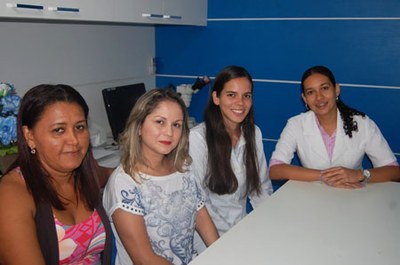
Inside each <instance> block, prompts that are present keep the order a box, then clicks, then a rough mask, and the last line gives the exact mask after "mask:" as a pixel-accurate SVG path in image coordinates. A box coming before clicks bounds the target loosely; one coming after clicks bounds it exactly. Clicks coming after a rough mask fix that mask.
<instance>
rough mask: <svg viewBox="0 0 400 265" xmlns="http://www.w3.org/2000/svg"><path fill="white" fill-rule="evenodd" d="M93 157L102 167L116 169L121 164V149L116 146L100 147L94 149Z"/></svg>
mask: <svg viewBox="0 0 400 265" xmlns="http://www.w3.org/2000/svg"><path fill="white" fill-rule="evenodd" d="M92 152H93V157H94V158H95V159H96V160H97V163H99V165H100V166H103V167H110V168H116V167H117V166H118V165H119V162H120V154H119V149H118V148H117V147H115V146H106V145H103V146H98V147H93V148H92Z"/></svg>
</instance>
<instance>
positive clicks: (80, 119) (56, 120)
mask: <svg viewBox="0 0 400 265" xmlns="http://www.w3.org/2000/svg"><path fill="white" fill-rule="evenodd" d="M23 134H24V137H25V140H26V142H27V143H28V145H29V147H30V148H31V149H32V148H34V149H36V151H37V153H36V155H37V156H38V158H39V160H40V162H41V164H42V166H43V167H44V168H45V169H46V170H47V171H48V172H49V174H50V175H52V176H56V175H64V174H67V175H68V174H70V173H72V171H73V170H75V169H76V168H78V167H79V166H80V164H81V163H82V160H83V159H84V157H85V155H86V153H87V150H88V148H89V130H88V126H87V122H86V118H85V114H84V112H83V110H82V108H81V107H80V106H79V105H78V104H76V103H68V102H56V103H54V104H51V105H49V106H47V107H46V108H45V110H44V111H43V114H42V115H41V117H40V119H39V120H38V121H37V123H36V124H35V126H34V127H33V128H31V129H29V128H28V127H27V126H23Z"/></svg>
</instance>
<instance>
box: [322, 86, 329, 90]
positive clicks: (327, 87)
mask: <svg viewBox="0 0 400 265" xmlns="http://www.w3.org/2000/svg"><path fill="white" fill-rule="evenodd" d="M329 88H330V87H329V86H323V87H322V89H323V90H329Z"/></svg>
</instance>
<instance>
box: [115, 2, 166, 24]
mask: <svg viewBox="0 0 400 265" xmlns="http://www.w3.org/2000/svg"><path fill="white" fill-rule="evenodd" d="M114 3H115V17H114V19H113V20H114V21H120V22H131V23H151V24H154V23H162V21H163V19H164V18H163V3H162V0H115V2H114Z"/></svg>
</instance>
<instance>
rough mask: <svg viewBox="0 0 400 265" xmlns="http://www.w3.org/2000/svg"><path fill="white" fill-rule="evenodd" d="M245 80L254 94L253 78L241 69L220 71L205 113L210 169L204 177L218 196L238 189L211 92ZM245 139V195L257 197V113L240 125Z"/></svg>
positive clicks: (228, 141)
mask: <svg viewBox="0 0 400 265" xmlns="http://www.w3.org/2000/svg"><path fill="white" fill-rule="evenodd" d="M239 77H245V78H247V79H248V80H249V81H250V83H251V88H252V93H253V81H252V78H251V76H250V74H249V73H248V72H247V71H246V69H244V68H243V67H240V66H234V65H232V66H227V67H225V68H224V69H222V70H221V72H220V73H219V74H218V75H217V77H216V78H215V80H214V84H213V86H212V91H211V93H210V98H209V101H208V105H207V107H206V109H205V113H204V121H205V125H206V142H207V147H208V168H207V175H206V177H205V185H206V186H207V187H208V188H209V189H210V190H211V191H212V192H215V193H217V194H219V195H222V194H231V193H234V192H235V191H236V190H237V189H238V180H237V178H236V176H235V173H234V172H233V169H232V166H231V160H230V158H231V153H232V141H231V138H230V136H229V134H228V131H227V130H226V127H225V125H224V121H223V117H222V114H221V110H220V108H219V106H217V105H215V104H214V101H213V99H212V92H216V94H217V96H218V97H219V96H220V95H221V91H222V90H223V89H224V86H225V84H226V83H227V82H229V81H230V80H232V79H235V78H239ZM241 130H242V133H243V137H244V139H245V141H246V146H245V153H244V161H245V167H246V194H245V196H247V195H249V194H250V193H252V192H256V193H257V194H259V193H260V191H261V183H260V178H259V168H258V163H257V153H256V144H255V125H254V109H253V106H252V107H251V108H250V111H249V113H248V114H247V116H246V118H245V119H244V121H243V122H242V124H241Z"/></svg>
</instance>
